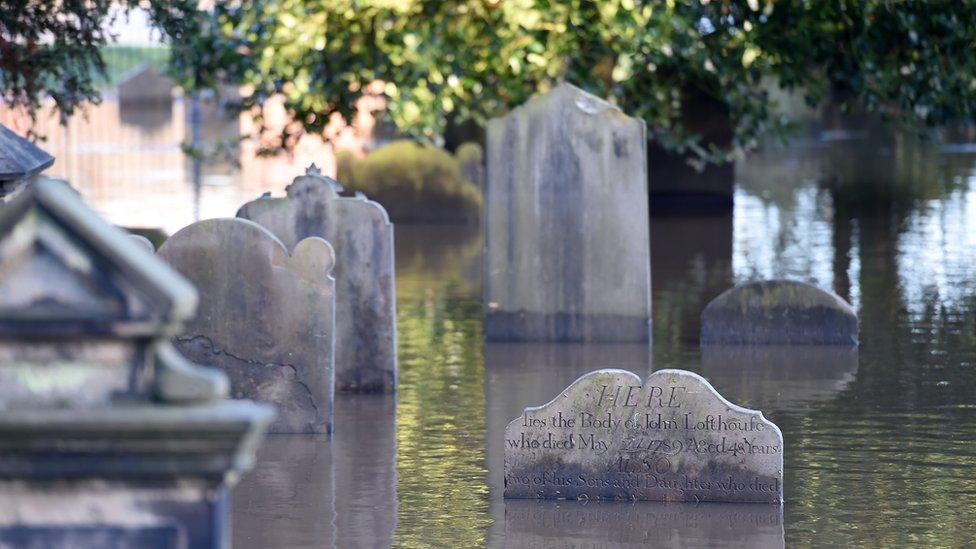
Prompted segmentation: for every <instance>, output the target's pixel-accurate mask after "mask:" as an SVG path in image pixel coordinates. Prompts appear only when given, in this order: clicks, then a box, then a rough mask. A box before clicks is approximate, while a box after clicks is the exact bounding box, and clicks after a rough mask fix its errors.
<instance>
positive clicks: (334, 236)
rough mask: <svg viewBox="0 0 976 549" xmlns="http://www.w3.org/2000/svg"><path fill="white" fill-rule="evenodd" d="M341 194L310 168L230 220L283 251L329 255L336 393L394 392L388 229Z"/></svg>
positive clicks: (376, 213)
mask: <svg viewBox="0 0 976 549" xmlns="http://www.w3.org/2000/svg"><path fill="white" fill-rule="evenodd" d="M341 191H342V187H341V186H340V185H339V184H338V183H337V182H336V181H335V180H333V179H330V178H328V177H325V176H323V175H322V174H321V173H319V171H318V169H317V168H315V166H314V165H313V166H312V167H311V168H309V169H308V171H307V173H306V175H304V176H302V177H298V178H296V179H295V180H294V181H293V182H292V184H291V185H289V186H288V190H287V192H288V196H287V197H285V198H271V197H269V196H264V197H261V198H258V199H257V200H254V201H251V202H248V203H247V204H245V205H244V206H242V207H241V209H240V210H239V211H238V212H237V217H240V218H244V219H250V220H251V221H255V222H257V223H259V224H261V225H262V226H263V227H265V228H267V229H268V230H269V231H271V232H272V233H273V234H274V235H275V236H277V237H278V238H279V239H281V241H282V242H284V244H285V246H287V247H288V249H289V250H290V249H292V248H294V247H295V245H296V244H297V243H298V242H299V241H300V240H302V239H303V238H307V237H310V236H318V237H322V238H325V239H326V240H328V241H329V243H330V244H332V246H333V247H334V248H335V253H336V268H335V279H336V351H335V353H336V357H335V358H336V360H335V363H336V374H335V383H336V390H338V391H342V392H353V393H392V392H395V391H396V373H397V355H396V294H395V289H394V282H395V280H394V263H393V224H392V223H390V219H389V217H388V216H387V215H386V210H384V209H383V207H382V206H381V205H380V204H378V203H376V202H373V201H371V200H367V199H366V197H365V196H364V195H362V194H357V195H356V196H354V197H348V196H340V195H339V193H340V192H341Z"/></svg>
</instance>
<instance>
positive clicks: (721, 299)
mask: <svg viewBox="0 0 976 549" xmlns="http://www.w3.org/2000/svg"><path fill="white" fill-rule="evenodd" d="M701 344H702V345H703V346H705V345H849V346H856V345H857V344H858V326H857V314H856V313H855V312H854V310H853V309H852V308H851V306H850V305H849V304H848V303H847V302H846V301H844V299H843V298H841V297H840V296H838V295H837V294H835V293H833V292H831V291H829V290H825V289H823V288H819V287H817V286H814V285H813V284H809V283H807V282H800V281H796V280H765V281H760V282H750V283H748V284H741V285H739V286H736V287H735V288H732V289H730V290H728V291H726V292H724V293H722V294H721V295H719V296H718V297H716V298H715V299H713V300H712V301H711V302H710V303H709V304H708V306H706V307H705V310H704V311H702V315H701Z"/></svg>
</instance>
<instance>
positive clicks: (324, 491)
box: [232, 394, 397, 548]
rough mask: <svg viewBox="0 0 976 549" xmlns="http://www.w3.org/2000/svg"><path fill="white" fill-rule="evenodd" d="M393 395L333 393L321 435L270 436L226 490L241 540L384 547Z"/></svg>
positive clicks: (391, 510)
mask: <svg viewBox="0 0 976 549" xmlns="http://www.w3.org/2000/svg"><path fill="white" fill-rule="evenodd" d="M395 406H396V399H395V397H393V396H392V395H341V394H340V395H337V397H336V407H335V409H336V412H335V418H336V423H337V424H340V425H342V428H341V429H339V430H337V431H336V433H335V434H334V435H333V436H332V437H331V439H329V438H328V437H324V436H321V435H303V436H294V435H292V436H274V437H272V438H271V439H270V440H269V441H268V444H267V445H265V447H264V448H263V449H262V451H261V452H259V454H258V462H257V464H256V466H255V468H254V471H252V472H251V473H249V474H247V475H245V476H244V478H243V479H242V480H241V483H240V485H239V486H238V487H237V490H235V492H234V507H233V513H234V516H233V517H232V524H233V526H234V538H235V540H237V541H238V542H240V544H241V545H242V546H245V547H340V548H341V547H389V546H390V545H392V543H393V531H394V529H395V527H396V518H397V493H396V414H395Z"/></svg>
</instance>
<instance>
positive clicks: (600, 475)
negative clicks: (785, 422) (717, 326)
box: [505, 370, 783, 503]
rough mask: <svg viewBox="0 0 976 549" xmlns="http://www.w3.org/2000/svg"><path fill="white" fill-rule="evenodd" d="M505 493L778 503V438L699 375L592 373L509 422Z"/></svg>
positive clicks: (751, 412) (758, 418)
mask: <svg viewBox="0 0 976 549" xmlns="http://www.w3.org/2000/svg"><path fill="white" fill-rule="evenodd" d="M505 497H513V498H549V499H566V498H568V499H575V498H579V499H633V500H651V501H694V502H700V501H723V502H742V503H745V502H762V503H780V502H782V500H783V435H782V433H781V432H780V430H779V428H778V427H776V425H774V424H773V423H771V422H769V421H768V420H766V419H765V418H764V417H763V415H762V412H758V411H756V410H747V409H745V408H741V407H739V406H736V405H735V404H732V403H730V402H729V401H727V400H725V399H724V398H723V397H722V396H721V395H719V394H718V393H717V392H716V391H715V389H713V388H712V387H711V385H709V384H708V382H707V381H705V379H704V378H702V377H701V376H699V375H697V374H694V373H691V372H686V371H683V370H659V371H657V372H654V373H652V374H650V375H649V376H648V378H647V381H645V382H644V383H641V380H640V377H638V376H636V375H634V374H632V373H630V372H626V371H623V370H598V371H595V372H592V373H589V374H587V375H585V376H583V377H581V378H580V379H578V380H577V381H576V382H574V383H573V384H572V385H570V386H569V387H567V388H566V389H565V390H564V391H563V392H562V393H561V394H560V395H559V396H558V397H556V398H555V399H554V400H552V401H551V402H549V403H548V404H545V405H543V406H540V407H536V408H526V409H525V411H524V412H523V414H522V417H519V418H517V419H515V420H513V421H512V422H511V423H509V425H508V427H507V428H506V429H505Z"/></svg>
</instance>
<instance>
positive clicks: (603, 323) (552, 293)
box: [484, 84, 651, 342]
mask: <svg viewBox="0 0 976 549" xmlns="http://www.w3.org/2000/svg"><path fill="white" fill-rule="evenodd" d="M487 132H488V138H487V172H488V178H487V186H486V189H485V238H486V242H485V290H484V291H485V294H484V295H485V303H486V307H487V310H486V318H485V337H486V338H487V339H488V340H490V341H519V340H521V341H583V342H601V341H603V342H628V341H629V342H635V341H636V342H641V341H649V340H650V316H651V315H650V312H651V275H650V268H651V266H650V243H649V239H650V230H649V216H648V204H647V162H646V154H645V128H644V122H643V121H641V120H638V119H635V118H631V117H629V116H626V115H625V114H623V113H622V112H621V111H620V110H619V109H617V108H616V107H614V106H613V105H611V104H609V103H607V102H606V101H603V100H601V99H599V98H597V97H595V96H593V95H590V94H588V93H586V92H584V91H582V90H580V89H578V88H576V87H574V86H571V85H569V84H560V85H558V86H557V87H556V88H555V89H553V90H552V91H550V92H549V93H546V94H544V95H541V96H537V97H534V98H533V99H531V100H530V101H529V102H528V103H526V104H525V105H522V106H521V107H519V108H517V109H515V110H514V111H512V112H511V113H509V114H508V115H507V116H505V117H503V118H497V119H494V120H491V121H490V122H489V123H488V128H487Z"/></svg>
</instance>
